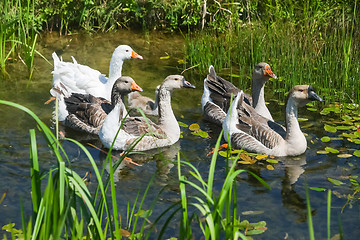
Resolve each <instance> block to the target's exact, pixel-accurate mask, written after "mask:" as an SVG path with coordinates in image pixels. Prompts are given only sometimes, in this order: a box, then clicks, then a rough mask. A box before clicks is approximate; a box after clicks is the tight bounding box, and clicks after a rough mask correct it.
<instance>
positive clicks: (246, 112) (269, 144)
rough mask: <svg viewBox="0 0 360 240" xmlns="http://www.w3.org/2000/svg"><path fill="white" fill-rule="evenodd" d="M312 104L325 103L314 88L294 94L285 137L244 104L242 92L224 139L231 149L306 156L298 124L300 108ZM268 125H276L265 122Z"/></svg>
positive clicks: (229, 115)
mask: <svg viewBox="0 0 360 240" xmlns="http://www.w3.org/2000/svg"><path fill="white" fill-rule="evenodd" d="M310 101H322V99H321V97H319V96H318V95H317V94H316V93H315V92H314V90H313V87H312V86H311V85H296V86H295V87H294V88H293V89H292V90H290V92H289V95H288V100H287V105H286V134H285V136H282V135H281V134H279V133H278V132H277V131H276V130H274V129H273V128H271V126H270V125H269V124H264V117H263V116H261V115H259V114H258V113H257V112H256V111H255V109H254V108H253V107H251V106H250V105H248V104H246V103H245V102H244V94H243V92H242V91H241V92H240V93H239V94H238V95H237V96H236V98H235V100H234V101H233V106H232V107H230V108H229V110H228V112H227V115H226V117H225V120H224V122H223V130H224V138H225V140H226V141H229V140H230V141H231V147H233V148H239V149H244V150H246V151H249V152H257V153H262V154H268V155H273V156H296V155H300V154H302V153H304V152H305V151H306V148H307V142H306V138H305V136H304V134H303V133H302V131H301V129H300V125H299V122H298V107H303V106H305V105H306V104H307V103H308V102H310ZM265 122H272V121H270V120H268V119H265Z"/></svg>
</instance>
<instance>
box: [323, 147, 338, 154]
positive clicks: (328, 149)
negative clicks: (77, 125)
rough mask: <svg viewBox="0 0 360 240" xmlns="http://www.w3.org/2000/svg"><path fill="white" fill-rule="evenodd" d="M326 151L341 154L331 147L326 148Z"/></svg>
mask: <svg viewBox="0 0 360 240" xmlns="http://www.w3.org/2000/svg"><path fill="white" fill-rule="evenodd" d="M325 151H328V152H331V153H335V154H337V153H339V152H340V151H339V150H337V149H334V148H331V147H326V148H325Z"/></svg>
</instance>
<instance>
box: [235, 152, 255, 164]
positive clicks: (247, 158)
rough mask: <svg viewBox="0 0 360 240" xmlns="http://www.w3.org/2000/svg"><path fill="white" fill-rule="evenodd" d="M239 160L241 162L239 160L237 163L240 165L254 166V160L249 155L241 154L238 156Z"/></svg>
mask: <svg viewBox="0 0 360 240" xmlns="http://www.w3.org/2000/svg"><path fill="white" fill-rule="evenodd" d="M239 158H240V159H241V160H239V161H238V163H241V164H254V163H256V160H255V159H252V158H251V157H250V156H249V155H247V154H245V153H241V154H240V155H239Z"/></svg>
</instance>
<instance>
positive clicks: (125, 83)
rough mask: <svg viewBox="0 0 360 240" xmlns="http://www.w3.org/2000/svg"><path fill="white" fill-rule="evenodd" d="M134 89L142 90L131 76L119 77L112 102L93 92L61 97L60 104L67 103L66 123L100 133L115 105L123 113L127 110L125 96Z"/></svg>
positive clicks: (93, 132)
mask: <svg viewBox="0 0 360 240" xmlns="http://www.w3.org/2000/svg"><path fill="white" fill-rule="evenodd" d="M132 91H142V89H141V88H140V87H139V86H138V85H137V84H136V83H135V81H134V80H133V79H132V78H131V77H127V76H124V77H120V78H118V79H117V80H116V81H115V83H114V86H113V87H112V91H111V93H112V94H111V95H112V96H111V102H110V101H108V100H106V99H104V98H99V97H95V96H93V95H91V94H81V93H71V94H70V95H67V96H65V97H62V98H60V102H59V105H65V107H66V111H67V112H68V115H67V116H66V117H65V119H64V125H66V126H68V127H71V128H73V129H75V130H79V131H83V132H87V133H91V134H98V133H99V131H100V128H101V127H102V125H103V123H104V121H105V118H106V117H107V115H108V114H109V113H110V112H111V111H112V110H113V109H114V107H115V106H119V107H120V111H121V114H122V115H124V116H125V115H126V114H127V111H126V109H125V106H124V102H123V101H124V96H125V95H127V94H129V93H130V92H132Z"/></svg>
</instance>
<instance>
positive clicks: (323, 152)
mask: <svg viewBox="0 0 360 240" xmlns="http://www.w3.org/2000/svg"><path fill="white" fill-rule="evenodd" d="M316 153H317V154H329V152H328V151H325V150H319V151H317V152H316Z"/></svg>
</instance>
